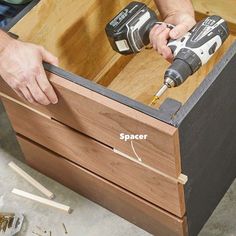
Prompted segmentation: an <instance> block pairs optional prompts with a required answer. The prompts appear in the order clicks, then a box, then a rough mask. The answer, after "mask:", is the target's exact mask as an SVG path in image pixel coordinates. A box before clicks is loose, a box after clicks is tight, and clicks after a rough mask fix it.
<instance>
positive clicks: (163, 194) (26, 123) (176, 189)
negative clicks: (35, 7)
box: [3, 99, 185, 217]
mask: <svg viewBox="0 0 236 236" xmlns="http://www.w3.org/2000/svg"><path fill="white" fill-rule="evenodd" d="M3 103H4V106H5V108H6V111H7V113H8V115H9V118H10V120H11V123H12V126H13V128H14V130H15V131H16V132H17V133H20V134H22V135H24V136H25V137H28V138H30V139H31V140H33V141H35V142H37V143H39V144H41V145H43V146H45V147H47V148H49V149H50V150H52V151H54V152H56V153H58V154H60V155H62V156H65V157H67V158H68V159H70V160H72V161H73V162H75V163H78V164H80V165H82V166H84V167H85V168H87V169H89V170H91V171H93V172H95V173H97V174H98V175H100V176H102V177H104V178H106V179H108V180H110V181H112V182H114V183H116V184H118V185H120V186H122V187H124V188H126V189H128V190H129V191H131V192H134V193H135V194H137V195H139V196H141V197H143V198H145V199H147V200H148V201H150V202H152V203H154V204H156V205H158V206H160V207H162V208H164V209H166V210H167V211H169V212H171V213H173V214H175V215H177V216H180V217H182V216H183V215H184V213H185V206H184V205H185V204H184V194H183V185H181V184H179V183H176V182H174V181H173V180H172V179H169V178H166V177H165V176H163V175H161V174H159V173H157V172H155V171H153V170H151V169H148V168H146V167H145V166H142V165H140V164H139V163H137V162H134V161H132V160H129V159H126V158H124V157H123V156H121V155H118V154H115V153H114V152H113V151H112V150H111V149H110V148H108V147H106V146H104V145H102V144H100V143H98V142H97V141H95V140H92V139H90V138H88V137H87V136H84V135H83V134H80V133H78V132H76V131H74V130H72V129H70V128H68V127H67V126H65V125H62V124H60V123H58V122H56V121H53V120H50V119H47V118H45V117H43V116H41V115H39V114H36V113H35V112H32V111H30V110H28V109H26V108H24V107H22V106H20V105H18V104H15V103H14V102H11V101H9V100H6V99H3Z"/></svg>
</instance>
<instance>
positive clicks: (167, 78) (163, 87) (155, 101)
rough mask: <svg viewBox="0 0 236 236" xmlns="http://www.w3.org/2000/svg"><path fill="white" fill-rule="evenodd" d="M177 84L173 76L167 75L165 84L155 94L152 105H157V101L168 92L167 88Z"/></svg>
mask: <svg viewBox="0 0 236 236" xmlns="http://www.w3.org/2000/svg"><path fill="white" fill-rule="evenodd" d="M174 86H175V82H174V80H172V79H171V78H169V77H166V78H165V80H164V85H163V86H162V87H161V88H160V90H159V91H158V92H157V93H156V94H155V96H154V98H153V100H152V102H151V105H152V106H153V105H155V104H156V103H157V100H158V99H159V98H160V97H161V96H162V95H163V94H164V93H165V92H166V90H167V89H168V88H172V87H174Z"/></svg>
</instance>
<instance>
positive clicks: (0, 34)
mask: <svg viewBox="0 0 236 236" xmlns="http://www.w3.org/2000/svg"><path fill="white" fill-rule="evenodd" d="M12 40H14V39H12V38H11V37H10V36H9V35H8V34H7V33H6V32H4V31H3V30H0V53H1V52H2V50H3V49H4V48H6V46H7V45H8V44H9V43H10V42H11V41H12Z"/></svg>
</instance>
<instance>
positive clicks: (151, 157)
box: [0, 0, 236, 236]
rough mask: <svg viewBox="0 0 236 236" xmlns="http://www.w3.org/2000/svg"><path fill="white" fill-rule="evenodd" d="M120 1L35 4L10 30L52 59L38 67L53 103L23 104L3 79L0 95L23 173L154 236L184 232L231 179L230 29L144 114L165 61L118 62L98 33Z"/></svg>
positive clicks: (234, 112)
mask: <svg viewBox="0 0 236 236" xmlns="http://www.w3.org/2000/svg"><path fill="white" fill-rule="evenodd" d="M128 2H130V1H128V0H117V1H110V0H103V1H100V0H89V1H88V0H86V1H84V0H83V1H75V0H72V1H69V2H68V1H65V0H62V1H55V0H52V1H46V0H41V1H40V2H38V1H34V2H33V3H32V4H31V6H32V7H33V6H34V5H35V6H34V7H33V8H32V9H30V11H29V12H27V14H25V15H24V16H23V15H22V18H21V19H20V17H19V16H18V17H17V19H16V22H15V23H16V24H15V25H14V26H13V27H12V28H11V29H10V31H11V32H12V33H14V34H16V35H19V37H20V39H21V40H24V41H29V42H32V43H37V44H41V45H43V46H44V47H45V48H46V49H48V50H49V51H51V52H52V53H54V54H55V55H56V56H57V57H58V58H59V60H60V68H59V67H55V66H52V65H49V64H46V63H45V64H44V66H45V69H46V71H47V75H48V78H49V79H50V81H51V83H52V85H53V87H54V88H55V90H56V92H57V94H58V97H59V103H58V104H57V105H49V106H47V107H43V106H34V105H32V104H29V103H27V102H24V101H22V100H20V99H19V98H18V97H17V96H16V95H15V94H14V92H13V91H12V90H11V89H10V88H9V87H8V86H7V85H6V84H5V83H4V82H3V81H2V80H1V81H0V95H1V98H2V101H3V103H4V106H5V108H6V111H7V113H8V116H9V118H10V120H11V123H12V126H13V128H14V130H15V132H16V133H17V137H18V140H19V143H20V145H21V147H22V150H23V152H24V154H25V159H26V162H27V163H28V164H29V165H31V166H32V167H34V168H36V169H38V170H39V171H41V172H43V173H45V174H46V175H48V176H50V177H52V178H54V179H56V180H58V181H59V182H61V183H63V184H65V185H66V186H69V187H70V188H72V189H74V190H76V191H78V192H79V193H80V194H83V195H85V196H86V197H88V198H90V199H91V200H93V201H95V202H98V203H99V204H101V205H103V206H104V207H106V208H108V209H110V210H111V211H113V212H115V213H117V214H119V215H120V216H122V217H124V218H126V219H128V220H129V221H131V222H133V223H134V224H137V225H138V226H140V227H142V228H144V229H145V230H147V231H149V232H150V233H152V234H154V235H158V236H173V235H176V236H177V235H179V236H180V235H190V236H195V235H197V234H198V232H199V231H200V229H201V228H202V226H203V225H204V223H205V222H206V220H207V219H208V218H209V216H210V215H211V213H212V211H213V210H214V209H215V207H216V206H217V204H218V203H219V201H220V200H221V198H222V197H223V195H224V193H225V192H226V190H227V189H228V187H229V186H230V184H231V183H232V181H233V180H234V179H235V176H236V159H235V155H236V148H235V145H234V143H235V138H234V137H236V136H235V135H236V126H235V121H236V109H235V101H236V94H235V87H236V80H235V75H236V67H235V63H236V44H235V43H234V40H235V36H234V35H233V32H234V30H233V29H234V22H231V23H230V27H231V29H232V35H231V36H230V37H229V39H228V40H227V41H226V43H225V44H224V45H223V46H222V48H221V49H220V51H219V52H218V53H217V54H216V55H215V56H214V58H212V59H211V61H210V62H209V63H208V64H207V65H205V66H204V67H203V68H201V70H199V72H197V73H196V74H195V75H194V76H192V77H191V78H189V79H188V80H187V81H186V82H185V83H184V84H183V85H182V86H181V87H178V88H174V89H170V90H169V91H168V92H167V93H166V94H165V95H164V96H163V97H162V98H161V100H160V101H159V103H158V104H157V105H156V106H155V107H151V106H150V105H149V104H150V102H151V99H152V96H153V94H154V93H155V91H156V90H157V89H158V88H159V87H160V86H161V84H162V83H163V74H164V71H165V69H166V68H167V66H168V63H167V62H166V61H164V59H163V58H162V57H161V56H159V55H157V54H156V53H155V52H154V51H153V50H150V49H146V50H144V51H143V52H142V53H140V54H138V55H135V56H132V57H130V56H129V57H124V56H121V55H118V54H116V53H115V52H114V51H112V49H111V48H110V46H109V43H108V40H107V39H106V36H105V33H104V28H105V25H106V23H107V22H108V21H109V20H110V19H111V18H112V16H114V15H115V14H116V13H117V12H118V11H119V10H120V9H122V8H123V7H124V6H125V5H126V4H127V3H128ZM143 2H145V3H146V4H149V5H150V7H154V6H153V3H152V1H151V0H149V1H148V0H146V1H145V0H143ZM196 2H197V1H196ZM36 3H37V4H36ZM199 9H201V8H199ZM28 10H29V8H28ZM25 13H26V12H25ZM216 13H217V12H216ZM218 14H219V15H221V13H220V12H218ZM203 15H204V13H203V12H199V13H198V17H201V16H203ZM222 16H223V17H224V14H223V15H222ZM227 19H229V18H227ZM26 29H27V30H26ZM209 72H210V74H208V73H209ZM124 135H126V136H125V137H126V140H124V139H123V137H124ZM135 135H136V136H135ZM134 138H135V139H134ZM62 172H63V175H62V174H61V173H62Z"/></svg>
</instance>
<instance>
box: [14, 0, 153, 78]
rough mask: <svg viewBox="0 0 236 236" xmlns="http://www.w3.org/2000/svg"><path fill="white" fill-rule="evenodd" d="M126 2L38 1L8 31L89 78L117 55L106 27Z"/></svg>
mask: <svg viewBox="0 0 236 236" xmlns="http://www.w3.org/2000/svg"><path fill="white" fill-rule="evenodd" d="M142 1H143V2H145V3H148V2H151V0H142ZM129 2H130V1H128V0H116V1H110V0H102V1H101V0H89V1H88V0H80V1H78V0H70V1H68V0H60V1H58V0H50V1H48V0H41V1H40V2H39V3H38V5H37V6H35V7H34V8H33V9H32V10H31V11H30V12H29V13H28V14H27V15H26V16H25V17H24V18H23V19H22V20H20V21H19V22H18V23H17V24H16V25H15V26H14V27H13V28H12V29H11V32H13V33H15V34H17V35H19V36H20V39H21V40H23V41H28V42H33V43H36V44H39V45H43V46H44V47H45V48H47V49H48V50H50V51H51V52H52V53H53V54H54V55H56V56H57V57H58V58H59V60H60V66H61V67H62V68H64V69H66V70H68V71H71V72H73V73H75V74H78V75H81V76H84V77H85V78H88V79H90V80H92V79H94V78H95V77H96V76H97V75H98V74H99V73H100V71H101V70H102V69H103V68H104V67H105V66H106V65H107V63H109V61H110V60H111V59H112V58H113V56H114V55H116V53H115V52H114V51H113V50H112V48H111V46H110V44H109V42H108V39H107V37H106V34H105V32H104V29H105V26H106V24H107V23H108V22H109V21H110V20H111V19H112V18H113V17H114V16H115V15H116V14H117V13H118V12H119V11H120V10H121V9H123V8H124V7H125V6H126V5H127V4H128V3H129ZM25 29H27V30H25ZM117 59H118V60H120V61H124V60H125V58H121V57H119V58H117ZM109 69H110V68H109Z"/></svg>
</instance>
